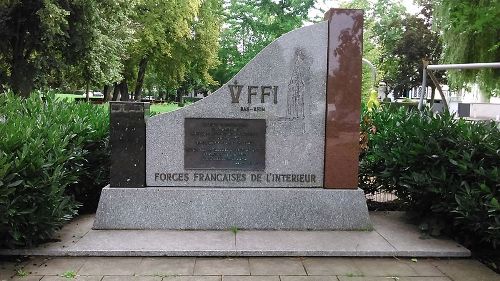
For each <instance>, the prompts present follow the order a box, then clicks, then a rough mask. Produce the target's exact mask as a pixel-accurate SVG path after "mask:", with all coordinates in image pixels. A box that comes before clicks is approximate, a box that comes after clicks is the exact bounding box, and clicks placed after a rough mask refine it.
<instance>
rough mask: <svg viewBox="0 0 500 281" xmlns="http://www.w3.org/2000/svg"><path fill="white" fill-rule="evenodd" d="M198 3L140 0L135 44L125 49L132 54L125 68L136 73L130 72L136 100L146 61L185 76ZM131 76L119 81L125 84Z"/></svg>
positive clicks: (135, 18) (136, 11) (162, 72)
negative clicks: (133, 79)
mask: <svg viewBox="0 0 500 281" xmlns="http://www.w3.org/2000/svg"><path fill="white" fill-rule="evenodd" d="M200 4H201V3H200V1H199V0H196V1H167V0H162V1H157V0H141V1H139V3H138V4H137V5H136V7H135V14H134V16H133V21H134V22H135V24H136V32H135V36H134V43H133V44H131V45H130V47H129V49H128V51H129V53H130V54H131V55H130V57H129V58H128V59H127V60H128V62H126V63H125V67H126V69H125V71H124V72H126V73H129V74H130V73H133V72H135V71H136V73H137V74H136V75H133V76H135V83H134V84H135V85H134V88H135V90H134V97H135V98H136V99H139V97H140V96H141V91H142V87H143V84H144V78H145V75H146V72H147V70H148V69H147V68H148V65H149V64H154V65H155V67H154V70H155V71H158V72H159V73H161V74H163V75H169V76H174V77H175V78H179V79H182V78H184V76H185V74H186V68H187V66H186V65H187V63H188V61H189V60H188V58H186V56H184V55H185V54H187V53H188V47H189V46H188V42H189V41H190V39H191V37H192V35H193V34H192V29H191V27H192V23H193V21H194V19H195V18H196V17H197V16H198V12H199V7H200ZM135 67H137V69H136V70H135V71H134V68H135ZM159 73H158V74H159ZM131 78H132V77H130V75H127V74H125V78H124V80H123V81H122V84H123V85H127V84H126V83H127V82H126V81H127V80H129V79H131ZM127 88H128V87H127ZM122 95H124V93H123V92H122ZM126 95H128V93H126Z"/></svg>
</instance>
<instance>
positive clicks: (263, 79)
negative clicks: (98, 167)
mask: <svg viewBox="0 0 500 281" xmlns="http://www.w3.org/2000/svg"><path fill="white" fill-rule="evenodd" d="M325 17H326V18H325V19H326V21H324V22H321V23H317V24H314V25H311V26H307V27H303V28H300V29H297V30H295V31H292V32H289V33H287V34H285V35H283V36H281V37H280V38H278V39H277V40H276V41H274V42H273V43H271V44H270V45H269V46H267V47H266V48H265V49H264V50H262V51H261V52H260V53H259V54H258V55H257V56H256V57H255V58H254V59H253V60H252V61H250V62H249V63H248V64H247V65H246V66H245V67H244V68H243V69H242V70H241V71H240V72H239V73H238V74H236V76H235V77H234V78H232V79H231V80H230V81H229V82H228V83H227V84H226V85H223V86H222V87H221V88H220V89H219V90H217V91H216V92H214V93H213V94H211V95H209V96H208V97H206V98H204V99H203V100H201V101H198V102H196V103H194V104H192V105H190V106H186V107H184V108H182V109H179V110H176V111H173V112H170V113H165V114H160V115H156V116H154V117H150V118H148V104H144V103H133V102H132V103H127V102H114V103H111V106H110V109H111V147H112V167H111V183H110V186H108V187H105V188H104V189H103V190H102V194H101V199H100V202H99V207H98V211H97V214H96V220H95V223H94V228H95V229H180V230H184V229H185V230H191V229H198V230H200V229H207V230H208V229H210V230H217V229H219V230H226V229H230V228H233V227H237V228H239V229H281V230H366V229H370V228H371V224H370V220H369V217H368V210H367V207H366V200H365V197H364V193H363V191H362V190H360V189H359V188H358V186H357V182H358V176H357V173H358V153H359V152H358V150H359V144H358V142H359V119H360V100H361V98H360V92H361V48H362V41H363V40H362V34H363V32H362V27H363V13H362V11H361V10H343V9H332V10H330V11H329V12H328V13H327V14H326V15H325ZM127 114H130V118H129V119H127V118H125V116H127Z"/></svg>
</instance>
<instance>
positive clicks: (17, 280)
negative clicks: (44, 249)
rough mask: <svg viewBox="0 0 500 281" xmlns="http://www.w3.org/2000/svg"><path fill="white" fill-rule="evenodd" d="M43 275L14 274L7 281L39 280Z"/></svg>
mask: <svg viewBox="0 0 500 281" xmlns="http://www.w3.org/2000/svg"><path fill="white" fill-rule="evenodd" d="M42 277H43V276H41V275H28V276H24V277H20V276H15V277H14V278H12V279H7V280H8V281H40V279H42Z"/></svg>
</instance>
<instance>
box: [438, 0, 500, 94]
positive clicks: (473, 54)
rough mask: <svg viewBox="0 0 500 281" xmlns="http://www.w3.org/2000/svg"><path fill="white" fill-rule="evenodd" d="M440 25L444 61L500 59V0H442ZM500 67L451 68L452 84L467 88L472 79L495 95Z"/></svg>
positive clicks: (439, 8)
mask: <svg viewBox="0 0 500 281" xmlns="http://www.w3.org/2000/svg"><path fill="white" fill-rule="evenodd" d="M436 3H437V4H436V5H437V6H436V19H437V21H436V27H437V29H439V30H440V31H441V32H442V37H443V42H444V46H443V49H444V50H443V60H442V62H443V63H475V62H498V61H500V41H499V40H498V38H500V21H499V20H498V19H499V18H500V2H499V1H497V0H481V1H477V0H462V1H455V0H439V1H437V2H436ZM498 77H500V70H499V69H495V70H493V69H482V70H479V71H477V70H463V71H449V72H448V80H449V84H451V86H453V87H455V88H463V87H464V86H466V85H467V84H469V83H478V84H479V86H480V87H481V88H482V89H483V90H484V91H486V92H489V93H491V95H494V96H498V95H499V94H500V90H499V89H500V79H498Z"/></svg>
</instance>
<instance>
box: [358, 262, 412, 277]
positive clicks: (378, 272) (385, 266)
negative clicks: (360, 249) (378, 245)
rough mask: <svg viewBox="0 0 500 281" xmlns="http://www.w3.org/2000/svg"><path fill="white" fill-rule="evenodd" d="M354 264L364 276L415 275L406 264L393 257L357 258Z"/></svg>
mask: <svg viewBox="0 0 500 281" xmlns="http://www.w3.org/2000/svg"><path fill="white" fill-rule="evenodd" d="M354 264H355V265H356V267H357V268H359V269H360V270H361V273H362V275H364V276H417V275H418V274H417V272H416V271H415V270H414V269H413V268H411V267H410V266H409V265H408V264H405V263H403V262H400V261H399V260H397V259H394V258H359V259H354Z"/></svg>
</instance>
